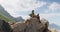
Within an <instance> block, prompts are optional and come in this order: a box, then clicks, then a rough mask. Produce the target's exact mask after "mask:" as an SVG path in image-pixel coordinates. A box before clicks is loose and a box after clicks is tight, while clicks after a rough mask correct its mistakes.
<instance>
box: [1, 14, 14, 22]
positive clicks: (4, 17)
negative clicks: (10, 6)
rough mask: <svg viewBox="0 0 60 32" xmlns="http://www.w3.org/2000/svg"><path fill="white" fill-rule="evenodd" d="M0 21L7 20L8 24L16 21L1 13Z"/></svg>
mask: <svg viewBox="0 0 60 32" xmlns="http://www.w3.org/2000/svg"><path fill="white" fill-rule="evenodd" d="M0 19H2V20H5V21H6V22H9V21H14V20H12V19H10V18H8V17H6V16H4V15H3V14H1V13H0Z"/></svg>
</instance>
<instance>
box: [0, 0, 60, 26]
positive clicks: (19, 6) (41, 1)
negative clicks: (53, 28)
mask: <svg viewBox="0 0 60 32" xmlns="http://www.w3.org/2000/svg"><path fill="white" fill-rule="evenodd" d="M59 1H60V0H0V4H1V5H2V6H3V7H4V8H5V10H6V11H7V12H8V13H9V14H10V15H12V16H13V17H19V16H22V17H23V18H24V19H27V18H29V14H30V13H31V11H32V10H35V14H38V13H39V14H40V17H41V18H45V19H47V20H48V21H49V23H50V24H51V23H55V24H57V25H59V26H60V2H59Z"/></svg>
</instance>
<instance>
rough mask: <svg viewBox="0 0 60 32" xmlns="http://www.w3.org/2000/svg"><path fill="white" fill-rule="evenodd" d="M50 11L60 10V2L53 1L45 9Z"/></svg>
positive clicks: (47, 11) (46, 11)
mask: <svg viewBox="0 0 60 32" xmlns="http://www.w3.org/2000/svg"><path fill="white" fill-rule="evenodd" d="M49 12H60V4H58V3H56V2H53V3H51V4H50V5H49V6H48V8H47V9H46V10H45V13H49Z"/></svg>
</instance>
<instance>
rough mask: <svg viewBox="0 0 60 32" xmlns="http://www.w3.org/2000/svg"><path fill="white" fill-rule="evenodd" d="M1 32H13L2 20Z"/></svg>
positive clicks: (0, 21)
mask: <svg viewBox="0 0 60 32" xmlns="http://www.w3.org/2000/svg"><path fill="white" fill-rule="evenodd" d="M0 32H12V29H11V28H10V26H9V24H8V23H7V22H5V21H4V20H1V19H0Z"/></svg>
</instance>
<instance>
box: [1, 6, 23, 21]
mask: <svg viewBox="0 0 60 32" xmlns="http://www.w3.org/2000/svg"><path fill="white" fill-rule="evenodd" d="M0 15H1V16H0V19H1V18H3V19H4V20H6V19H7V20H8V19H10V20H13V21H22V20H23V18H22V17H18V18H14V17H12V16H11V15H10V14H9V13H8V12H7V11H6V10H5V9H4V7H3V6H2V5H0ZM7 20H6V21H7Z"/></svg>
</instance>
